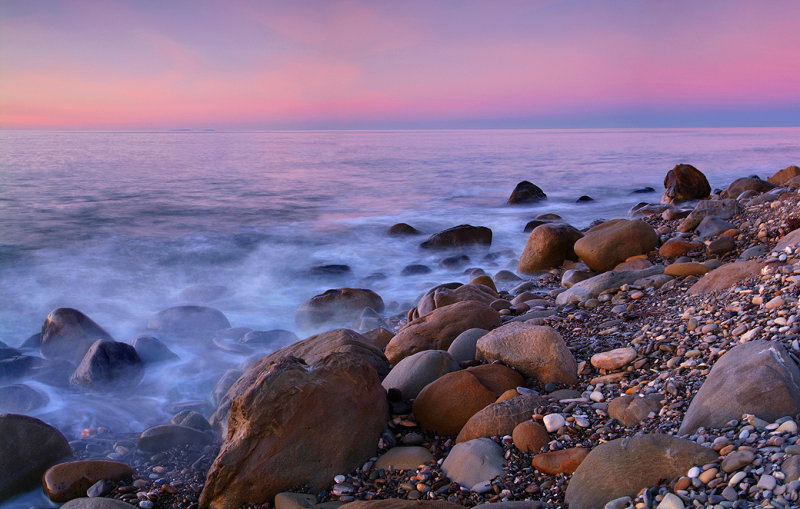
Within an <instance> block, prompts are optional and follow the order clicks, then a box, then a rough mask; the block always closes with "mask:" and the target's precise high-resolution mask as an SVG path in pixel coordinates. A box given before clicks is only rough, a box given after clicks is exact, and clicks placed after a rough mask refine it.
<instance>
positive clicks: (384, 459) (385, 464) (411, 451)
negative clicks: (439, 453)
mask: <svg viewBox="0 0 800 509" xmlns="http://www.w3.org/2000/svg"><path fill="white" fill-rule="evenodd" d="M433 459H434V458H433V454H431V452H430V451H429V450H428V449H426V448H424V447H419V446H407V447H392V448H391V449H389V450H388V451H386V452H385V453H384V454H383V455H382V456H381V457H380V458H378V461H376V462H375V468H383V469H386V470H416V469H417V467H419V466H420V465H422V464H423V463H427V462H429V461H431V460H433Z"/></svg>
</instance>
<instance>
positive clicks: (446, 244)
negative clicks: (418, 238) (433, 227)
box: [420, 224, 492, 249]
mask: <svg viewBox="0 0 800 509" xmlns="http://www.w3.org/2000/svg"><path fill="white" fill-rule="evenodd" d="M491 244H492V230H490V229H489V228H487V227H485V226H472V225H470V224H461V225H458V226H454V227H452V228H448V229H446V230H442V231H440V232H438V233H434V234H433V235H431V236H430V237H428V240H426V241H425V242H423V243H422V244H420V247H421V248H423V249H452V248H457V247H473V246H490V245H491Z"/></svg>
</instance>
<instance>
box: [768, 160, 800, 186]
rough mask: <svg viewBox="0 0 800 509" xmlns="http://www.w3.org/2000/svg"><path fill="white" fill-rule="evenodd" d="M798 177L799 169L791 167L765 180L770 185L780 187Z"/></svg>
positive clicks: (799, 174)
mask: <svg viewBox="0 0 800 509" xmlns="http://www.w3.org/2000/svg"><path fill="white" fill-rule="evenodd" d="M798 176H800V168H798V167H797V166H794V165H792V166H788V167H786V168H784V169H782V170H780V171H778V172H776V173H775V174H774V175H772V176H771V177H769V178H768V179H767V182H769V183H770V184H775V185H776V186H782V185H784V184H786V183H787V182H789V181H790V180H792V179H793V178H795V177H798Z"/></svg>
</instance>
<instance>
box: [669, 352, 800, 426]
mask: <svg viewBox="0 0 800 509" xmlns="http://www.w3.org/2000/svg"><path fill="white" fill-rule="evenodd" d="M798 412H800V369H798V367H797V365H796V364H795V363H794V361H793V360H792V358H791V357H789V355H788V354H787V353H786V350H784V348H783V346H781V345H780V344H778V343H771V342H769V341H752V342H750V343H744V344H740V345H737V346H735V347H733V348H732V349H730V350H729V351H728V352H726V353H725V354H724V355H723V356H722V357H720V358H719V359H718V360H717V362H716V363H715V364H714V366H713V367H712V368H711V372H710V373H709V374H708V376H707V377H706V380H705V382H703V385H702V386H701V387H700V390H699V391H697V394H696V395H695V397H694V398H693V399H692V402H691V403H690V404H689V409H688V410H687V411H686V415H685V416H684V418H683V422H682V423H681V427H680V430H679V432H680V433H681V434H688V433H694V432H695V431H696V430H697V428H699V427H701V426H703V427H707V428H718V427H723V426H724V425H725V423H726V422H728V421H730V420H731V419H740V418H741V417H742V415H743V414H753V415H755V416H756V417H759V418H761V419H764V420H766V421H767V422H773V421H775V420H776V419H778V418H779V417H783V416H784V415H796V414H797V413H798Z"/></svg>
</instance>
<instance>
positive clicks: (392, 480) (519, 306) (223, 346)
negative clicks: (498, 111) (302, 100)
mask: <svg viewBox="0 0 800 509" xmlns="http://www.w3.org/2000/svg"><path fill="white" fill-rule="evenodd" d="M776 170H777V169H776ZM765 177H768V178H766V179H764V180H762V179H761V178H758V177H755V176H742V178H740V179H737V180H735V181H733V182H731V183H730V185H729V186H728V187H727V188H725V189H711V188H710V186H709V185H708V182H707V180H706V178H705V176H704V175H703V174H702V173H701V172H700V171H699V170H697V169H696V168H694V167H692V166H690V165H688V164H682V165H678V166H676V167H675V168H674V169H673V170H671V171H670V172H668V173H667V175H666V177H665V181H664V189H658V190H655V192H650V193H647V192H645V193H644V194H637V195H633V196H634V198H632V200H634V199H640V198H641V199H643V200H644V201H642V202H640V203H638V204H637V203H635V202H634V203H632V204H631V205H632V207H631V209H630V212H629V214H628V217H627V218H620V219H615V220H611V221H597V222H595V223H596V224H595V223H593V224H592V225H591V226H590V227H589V228H585V229H583V230H578V229H577V228H574V227H573V226H570V225H567V224H566V223H564V222H562V221H561V218H560V217H558V216H556V215H553V214H549V215H548V214H545V215H544V216H541V217H538V218H535V219H533V220H532V222H531V224H529V225H528V228H529V229H530V237H529V239H528V241H527V245H524V246H523V245H520V246H518V248H517V249H518V251H519V253H520V256H519V258H520V262H519V265H518V267H517V270H499V271H490V270H488V269H485V268H482V267H481V266H480V263H476V262H477V261H478V260H488V259H487V258H480V257H476V256H475V254H474V253H475V252H480V251H481V250H482V249H485V250H486V251H487V252H488V248H489V246H490V245H491V243H492V232H491V230H489V229H488V228H484V227H481V226H480V225H461V226H456V224H454V225H453V227H454V228H451V229H448V230H444V231H442V232H438V233H434V234H433V235H430V236H429V235H428V232H426V233H425V234H421V233H420V232H419V231H417V229H416V228H415V227H414V225H394V226H392V225H386V226H387V233H386V235H387V236H389V235H408V236H414V237H418V238H419V241H420V243H422V244H423V248H425V249H431V250H433V251H434V252H437V253H441V259H442V263H451V264H458V263H460V262H459V259H460V258H459V257H463V256H464V255H465V253H469V254H470V255H471V256H470V258H468V260H469V263H465V264H464V265H465V267H464V271H463V275H462V278H461V280H459V281H454V282H451V281H441V284H439V285H437V286H434V287H432V288H431V289H430V290H429V291H428V292H426V293H425V294H424V295H422V296H421V297H420V299H419V301H418V302H417V303H415V304H414V305H413V306H412V307H411V308H410V309H393V308H391V307H390V306H387V305H385V303H384V302H383V300H382V298H381V297H380V296H379V295H378V294H377V293H375V292H373V291H371V290H370V289H368V288H331V289H330V290H329V291H327V292H325V293H322V294H320V295H317V296H314V297H312V298H310V299H308V300H307V301H306V302H304V303H303V304H302V305H301V306H300V308H298V310H297V314H296V315H295V318H296V320H297V321H298V322H304V323H308V324H311V325H312V326H313V327H315V328H316V329H317V330H320V331H321V332H319V333H318V334H315V335H312V336H310V337H307V338H305V339H302V338H299V337H296V336H294V335H293V333H292V332H289V331H278V330H272V331H253V330H250V329H246V328H242V327H238V326H237V324H235V323H230V322H229V321H228V319H227V318H226V317H225V316H224V314H222V313H221V312H220V311H218V310H216V309H213V308H210V307H205V306H183V307H177V308H170V309H166V310H164V311H162V312H161V313H159V314H158V315H156V316H154V317H153V318H152V319H151V321H150V323H149V325H148V327H149V328H150V329H151V331H152V337H151V339H149V340H141V338H140V339H139V340H137V341H139V342H138V344H137V343H134V344H132V345H128V344H124V343H119V342H117V341H114V340H113V338H111V337H110V335H108V334H107V333H106V332H105V330H104V329H103V324H98V323H95V322H94V321H92V319H91V317H88V316H86V315H84V314H83V313H81V312H80V311H79V310H74V309H70V308H60V309H57V310H54V311H53V312H52V313H50V315H48V316H47V317H46V318H44V317H43V318H44V324H43V329H42V334H41V335H39V337H38V338H35V337H34V338H31V339H30V340H29V341H28V342H26V343H25V344H23V345H21V346H20V347H19V348H17V347H11V346H8V345H3V344H0V353H2V357H0V360H2V369H3V371H0V375H2V377H0V380H2V381H3V384H2V385H4V386H6V387H4V388H3V395H2V402H3V405H4V406H3V408H4V411H6V412H7V413H6V414H4V415H0V437H1V438H0V450H2V454H0V479H7V480H5V481H4V480H0V503H4V502H3V500H4V499H5V501H6V502H9V505H8V507H30V506H31V505H33V506H41V507H50V506H51V505H46V504H45V503H44V502H42V503H39V502H34V503H31V502H30V500H31V499H30V498H24V497H25V496H26V495H25V494H26V493H30V492H31V489H32V488H33V487H34V486H35V485H37V484H42V485H43V493H44V495H46V496H47V497H48V498H49V500H51V501H52V502H53V503H64V502H66V504H65V507H67V508H68V509H70V508H75V507H87V508H90V507H110V506H111V505H114V507H117V505H119V504H126V505H119V507H130V506H131V505H135V506H138V507H140V508H142V509H150V508H154V507H155V508H160V507H164V508H194V507H210V508H229V507H263V508H266V507H276V508H278V509H308V508H311V507H318V508H320V509H322V508H324V509H331V508H333V507H337V506H340V505H344V504H353V505H348V506H347V507H348V508H350V509H361V507H362V506H363V507H365V508H366V507H368V506H369V507H375V508H376V509H381V508H384V507H386V508H404V507H411V506H417V505H429V506H431V507H432V509H445V508H451V509H457V507H473V506H485V504H499V505H496V506H493V507H497V509H513V508H519V509H527V508H535V507H542V508H563V507H570V508H573V509H583V508H587V509H588V508H595V507H597V508H620V509H622V508H636V509H645V508H647V509H656V508H657V509H671V508H689V507H697V508H701V507H713V508H717V509H722V508H726V509H727V508H746V507H762V508H777V509H785V508H790V507H798V505H799V504H800V431H799V430H798V423H800V367H798V363H800V301H799V298H800V168H798V167H796V166H790V167H787V168H786V169H784V170H780V171H777V172H776V173H775V174H773V175H765ZM512 185H513V183H512ZM537 190H538V192H537ZM662 192H663V194H659V193H662ZM539 193H541V195H540V194H539ZM537 200H546V196H544V193H543V192H542V191H541V189H539V188H538V187H537V186H536V185H534V184H532V183H530V182H522V183H520V184H519V185H518V186H517V188H516V189H515V191H514V193H512V195H511V197H510V198H509V202H510V203H509V205H508V206H509V207H513V206H514V205H515V203H526V202H527V203H530V202H531V201H537ZM476 250H477V251H476ZM407 268H408V267H407ZM321 270H324V271H336V270H338V269H337V268H336V266H334V265H329V266H325V267H322V268H321ZM409 270H419V271H421V270H424V269H422V268H417V269H409ZM343 325H348V326H347V327H345V328H342V326H343ZM106 336H107V337H106ZM198 338H202V339H203V340H207V341H208V343H209V345H211V346H209V350H208V352H209V353H208V355H209V357H210V358H212V359H213V356H214V352H215V351H217V350H215V349H218V350H224V351H226V352H229V353H230V352H233V353H236V352H240V353H241V356H242V364H241V366H240V367H241V369H238V370H229V371H228V372H226V374H225V376H223V377H222V378H221V379H219V380H217V381H216V384H215V386H214V387H213V390H212V394H211V395H210V396H209V399H208V400H207V401H187V402H185V403H183V404H181V405H178V406H176V407H175V408H174V409H173V410H174V416H173V417H172V419H171V420H170V421H169V422H163V423H160V424H157V425H155V426H153V427H150V428H148V429H146V430H141V432H140V433H128V432H125V433H121V432H119V431H118V430H115V429H112V428H103V427H91V428H85V429H82V430H81V431H80V434H79V435H76V436H67V435H65V434H62V432H60V431H58V430H57V429H55V428H53V427H51V426H50V425H49V424H50V423H47V422H45V421H42V420H39V419H34V418H32V417H26V416H25V414H26V413H27V412H26V410H27V409H29V408H30V406H28V407H26V405H32V404H33V403H31V401H32V399H33V400H35V398H36V397H37V396H36V391H33V392H28V390H26V387H27V385H25V382H26V381H27V380H32V379H35V380H38V381H41V380H49V381H48V382H47V383H53V384H57V383H66V384H69V385H70V386H72V387H74V388H75V389H76V390H78V391H83V392H85V393H86V394H89V396H87V397H93V398H108V399H110V400H112V401H113V397H114V396H113V394H114V391H116V390H119V388H120V387H126V388H128V389H130V388H131V387H136V385H137V384H138V383H139V382H140V381H141V380H142V377H143V373H144V370H145V369H147V367H148V365H149V364H150V363H161V364H160V365H161V366H169V363H170V362H171V360H170V354H172V352H171V351H170V348H169V346H170V341H176V342H177V341H189V340H191V341H195V340H198ZM278 338H280V339H278ZM301 339H302V340H301ZM287 342H288V343H290V344H289V345H288V346H285V347H282V348H279V349H276V350H275V351H272V352H271V353H269V354H268V355H267V356H266V357H265V356H264V355H263V354H258V351H259V349H258V348H257V345H259V344H273V345H274V344H278V343H280V344H285V343H287ZM173 355H174V354H173ZM37 359H38V360H37ZM12 387H13V389H10V388H12ZM28 389H30V388H28ZM15 405H16V406H15ZM8 409H16V411H10V410H8ZM15 497H17V498H15ZM112 499H113V500H114V501H116V502H111V500H112ZM103 504H106V505H103ZM4 507H5V506H4Z"/></svg>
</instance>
